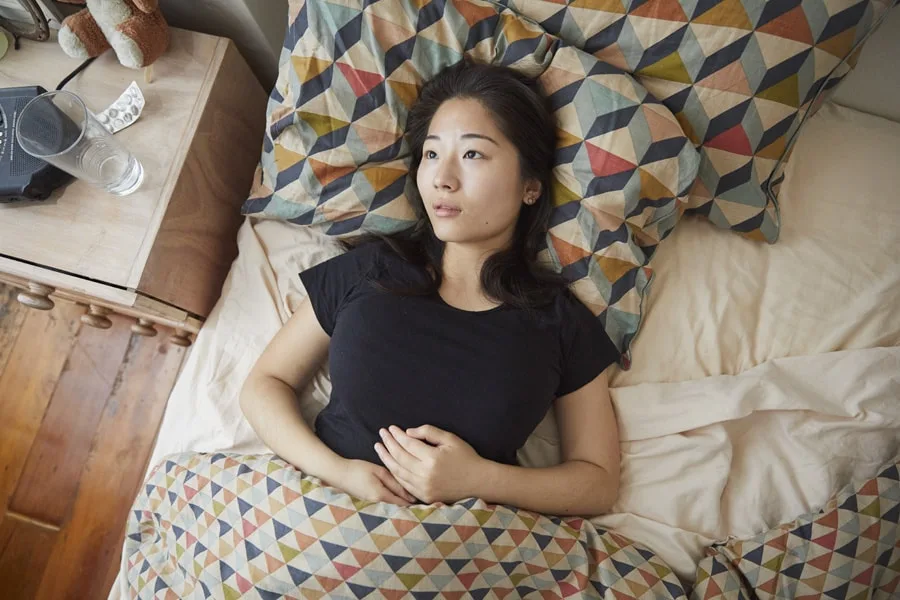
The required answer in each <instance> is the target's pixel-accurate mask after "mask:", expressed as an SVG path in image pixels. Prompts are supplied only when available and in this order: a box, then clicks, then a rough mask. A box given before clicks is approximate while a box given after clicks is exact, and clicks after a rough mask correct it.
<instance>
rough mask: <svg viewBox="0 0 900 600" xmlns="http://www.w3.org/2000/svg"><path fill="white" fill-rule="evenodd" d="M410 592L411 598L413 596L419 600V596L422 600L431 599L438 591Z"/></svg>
mask: <svg viewBox="0 0 900 600" xmlns="http://www.w3.org/2000/svg"><path fill="white" fill-rule="evenodd" d="M411 593H412V596H413V598H415V599H416V600H419V598H421V599H422V600H432V598H437V595H438V594H439V593H440V592H411Z"/></svg>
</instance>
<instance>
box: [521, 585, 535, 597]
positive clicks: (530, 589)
mask: <svg viewBox="0 0 900 600" xmlns="http://www.w3.org/2000/svg"><path fill="white" fill-rule="evenodd" d="M536 591H537V590H536V589H534V588H533V587H531V586H530V585H517V586H516V593H518V594H519V598H525V597H527V596H528V594H533V593H534V592H536Z"/></svg>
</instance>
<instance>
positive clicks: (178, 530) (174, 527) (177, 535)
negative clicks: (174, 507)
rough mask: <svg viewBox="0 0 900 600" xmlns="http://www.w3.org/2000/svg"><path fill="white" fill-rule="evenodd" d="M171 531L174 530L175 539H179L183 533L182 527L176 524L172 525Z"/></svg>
mask: <svg viewBox="0 0 900 600" xmlns="http://www.w3.org/2000/svg"><path fill="white" fill-rule="evenodd" d="M172 531H174V532H175V539H176V540H177V539H179V538H180V537H181V536H183V535H184V529H182V528H181V527H179V526H178V525H172Z"/></svg>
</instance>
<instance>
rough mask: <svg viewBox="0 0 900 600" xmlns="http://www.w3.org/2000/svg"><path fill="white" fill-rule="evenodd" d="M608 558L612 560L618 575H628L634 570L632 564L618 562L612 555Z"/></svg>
mask: <svg viewBox="0 0 900 600" xmlns="http://www.w3.org/2000/svg"><path fill="white" fill-rule="evenodd" d="M609 560H611V561H612V564H613V566H614V567H615V568H616V571H618V572H619V575H621V576H622V577H625V576H626V575H628V574H629V573H631V572H632V571H634V566H633V565H629V564H627V563H623V562H620V561H618V560H616V559H614V558H612V557H610V559H609Z"/></svg>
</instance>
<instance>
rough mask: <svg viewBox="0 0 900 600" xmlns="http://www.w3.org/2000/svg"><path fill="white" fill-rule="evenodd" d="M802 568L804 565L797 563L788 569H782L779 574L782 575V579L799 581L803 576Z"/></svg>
mask: <svg viewBox="0 0 900 600" xmlns="http://www.w3.org/2000/svg"><path fill="white" fill-rule="evenodd" d="M804 566H805V563H797V564H795V565H791V566H789V567H788V568H786V569H784V570H783V571H782V572H781V573H782V575H783V577H786V578H788V579H796V580H797V581H801V579H800V578H801V576H802V575H803V567H804Z"/></svg>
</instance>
